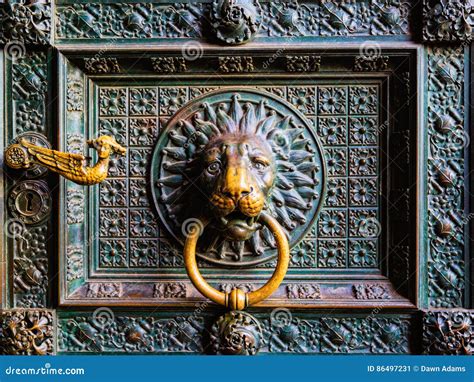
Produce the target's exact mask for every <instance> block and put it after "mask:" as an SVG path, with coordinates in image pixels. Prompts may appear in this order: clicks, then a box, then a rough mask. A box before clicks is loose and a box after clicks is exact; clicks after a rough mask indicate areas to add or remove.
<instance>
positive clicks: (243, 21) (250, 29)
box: [211, 0, 261, 45]
mask: <svg viewBox="0 0 474 382" xmlns="http://www.w3.org/2000/svg"><path fill="white" fill-rule="evenodd" d="M211 12H212V13H211V20H212V21H211V23H212V27H213V28H214V32H215V34H216V37H217V39H218V40H219V41H221V42H224V43H226V44H233V45H235V44H244V43H246V42H248V41H250V40H251V39H253V38H254V37H255V35H256V34H257V32H258V30H259V28H260V23H261V9H260V4H259V2H258V0H217V1H214V2H213V3H212V11H211Z"/></svg>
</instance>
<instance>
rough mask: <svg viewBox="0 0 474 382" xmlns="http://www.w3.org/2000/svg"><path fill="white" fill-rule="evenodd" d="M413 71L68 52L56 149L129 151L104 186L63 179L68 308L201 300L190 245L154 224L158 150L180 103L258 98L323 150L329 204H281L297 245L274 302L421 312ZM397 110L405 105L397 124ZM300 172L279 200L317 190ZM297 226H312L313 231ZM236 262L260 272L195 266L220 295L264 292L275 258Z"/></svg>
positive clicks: (406, 59)
mask: <svg viewBox="0 0 474 382" xmlns="http://www.w3.org/2000/svg"><path fill="white" fill-rule="evenodd" d="M414 65H415V61H414V55H413V52H409V51H405V52H403V51H400V52H397V53H396V54H393V55H390V54H387V56H381V57H378V58H377V59H371V58H367V57H364V56H358V55H357V54H353V55H351V56H349V57H347V56H342V55H337V54H320V53H318V52H295V53H291V52H289V53H288V54H286V55H285V56H280V55H279V54H278V52H273V53H267V54H264V55H256V56H240V55H229V56H217V55H204V56H203V55H202V54H200V55H199V56H196V57H184V58H183V57H177V56H158V55H149V56H145V57H138V56H136V57H133V58H130V57H128V56H121V55H114V56H110V55H107V56H105V55H104V56H101V57H90V56H77V55H68V56H62V57H61V60H60V69H61V73H62V74H61V78H63V79H64V80H62V81H61V98H60V104H61V110H62V111H63V112H62V118H61V123H62V128H61V147H62V148H63V149H64V150H67V151H70V152H80V153H86V151H85V147H84V146H83V142H85V140H86V139H87V138H89V137H95V136H99V135H103V134H107V135H111V136H114V137H115V139H116V140H117V142H118V143H119V144H120V145H122V146H123V147H126V148H127V154H126V156H124V157H113V158H112V159H111V162H110V171H109V178H108V179H107V180H106V181H105V182H103V183H102V184H101V185H100V186H97V187H92V188H89V189H84V188H83V187H82V186H77V185H74V184H72V183H71V182H63V183H62V186H61V187H62V191H61V193H62V195H64V197H63V198H62V203H61V215H60V216H61V222H62V224H63V225H64V227H67V229H66V230H65V231H64V233H63V234H62V235H61V248H62V250H61V253H60V256H61V261H60V264H61V266H60V272H61V295H60V301H61V302H62V303H63V304H96V305H101V304H103V303H104V301H107V303H108V304H126V305H130V304H133V305H135V304H141V305H143V304H145V305H163V304H165V305H170V306H175V305H176V304H179V305H192V304H194V303H195V301H197V300H200V296H199V295H198V294H197V292H196V291H195V290H194V288H193V287H191V285H190V284H189V282H188V280H187V276H186V275H185V274H184V273H183V259H182V255H181V252H182V247H181V246H180V245H179V244H177V242H176V240H175V239H174V238H173V237H171V236H170V234H169V232H167V230H166V227H164V226H163V225H162V224H161V223H160V222H159V219H158V215H157V202H156V200H155V199H154V197H153V192H154V191H153V190H154V188H155V187H156V184H153V181H152V180H151V179H152V173H153V172H154V171H156V169H155V168H154V167H153V166H154V165H153V164H152V163H151V158H152V154H153V152H154V151H156V150H157V149H156V148H155V147H156V145H157V142H158V139H159V138H160V137H162V136H163V135H165V133H164V127H165V126H166V124H167V122H168V121H169V120H170V118H171V117H172V116H173V114H175V113H176V112H177V111H178V110H180V109H181V108H182V107H183V106H185V105H187V104H188V103H192V102H193V101H194V100H198V101H199V99H200V97H201V98H202V97H206V96H208V95H211V96H212V94H214V93H213V92H215V91H216V90H225V89H230V91H231V92H235V93H239V89H242V91H245V89H257V90H258V91H261V92H263V94H268V95H269V97H276V98H275V99H279V100H282V102H285V104H286V103H289V105H290V106H289V107H291V108H293V109H294V110H295V112H296V113H298V115H302V116H304V117H303V118H306V121H308V124H309V126H310V128H309V129H310V130H311V131H310V133H311V134H314V136H316V137H317V138H316V139H317V140H319V142H320V145H321V146H320V147H321V153H322V155H323V157H324V159H323V163H322V165H323V167H324V168H321V172H323V171H325V176H326V177H325V179H324V188H326V189H327V191H326V192H325V191H324V189H321V193H320V194H318V195H316V200H315V201H314V202H310V204H309V205H310V206H311V205H313V203H316V202H317V200H318V199H321V197H323V195H324V200H322V201H321V204H322V209H321V211H320V213H319V216H317V217H316V219H315V220H314V221H311V215H308V213H306V215H307V216H305V212H304V210H305V208H306V207H305V206H304V205H302V203H303V199H301V196H298V195H296V196H293V197H292V198H295V199H291V200H290V202H288V203H290V205H292V206H293V207H292V208H290V210H288V211H290V214H288V211H285V210H284V209H283V208H281V209H278V208H277V209H276V213H277V215H278V217H279V219H280V221H282V222H283V223H282V224H283V225H284V226H285V228H286V229H288V232H293V231H294V232H295V235H299V236H300V239H301V240H299V243H297V244H296V245H295V246H294V248H293V249H292V253H291V260H290V271H289V273H288V276H287V278H286V281H285V283H284V284H283V285H282V287H281V288H280V289H279V291H278V292H277V293H276V294H275V295H274V297H273V298H271V299H270V300H268V301H267V302H266V303H265V304H266V305H269V306H274V305H281V304H285V305H311V306H328V305H341V306H343V305H344V306H345V305H347V304H349V305H350V306H361V307H362V306H371V305H380V304H381V305H383V306H400V307H409V306H412V305H411V303H410V299H413V294H414V285H413V283H412V281H411V275H412V273H413V269H414V268H413V264H414V261H415V254H414V248H415V241H414V235H410V236H409V233H410V230H413V228H411V227H407V226H405V225H404V223H405V222H406V221H408V219H410V216H412V214H414V210H413V207H412V205H413V203H414V200H413V197H414V193H413V191H412V190H410V185H411V184H412V183H411V182H414V181H415V171H414V167H413V166H414V161H411V158H412V155H413V151H411V149H410V147H411V146H413V145H416V141H415V140H416V131H415V125H414V123H413V119H412V116H413V114H410V113H413V110H414V107H415V106H416V102H414V101H413V100H410V96H411V92H412V91H413V90H412V89H414V88H415V87H416V80H415V78H413V77H412V74H411V73H412V72H411V70H412V68H413V67H414ZM190 75H192V76H190ZM249 81H251V86H250V87H249V84H248V83H249ZM391 107H394V108H397V110H400V111H399V113H398V115H396V116H395V117H394V118H393V119H389V115H390V114H389V110H390V108H391ZM404 110H406V113H405V112H404ZM299 113H301V114H299ZM307 154H308V152H306V154H305V155H307ZM94 159H95V157H94ZM295 176H296V178H295ZM298 176H299V178H298ZM304 177H305V175H298V174H296V175H294V174H293V173H287V174H286V175H285V177H283V178H281V179H280V180H279V182H280V183H278V184H280V186H279V187H281V189H282V191H281V192H283V194H281V195H286V194H285V192H287V191H285V187H287V185H288V184H290V183H291V182H299V183H298V184H302V185H303V186H304V182H310V183H311V182H313V181H312V180H311V179H308V180H307V179H306V178H304ZM175 178H176V177H175ZM176 179H177V178H176ZM177 181H179V180H177ZM170 182H171V181H170ZM308 184H309V183H308ZM303 189H304V187H303ZM298 198H299V199H298ZM275 203H278V200H276V202H275ZM291 203H293V204H291ZM298 203H299V204H298ZM158 204H159V203H158ZM298 206H299V208H302V209H301V210H299V209H298V208H297V207H298ZM394 212H396V213H394ZM311 213H314V212H311ZM315 216H316V215H315ZM306 221H308V222H306ZM299 222H305V223H304V224H306V226H307V229H306V234H304V235H303V228H299V227H300V226H301V224H303V223H299ZM304 224H303V225H304ZM384 227H397V229H393V230H386V229H385V228H384ZM407 237H409V238H410V239H407ZM226 251H227V252H226ZM226 251H224V250H222V251H221V252H220V253H219V254H217V255H216V256H217V257H216V261H213V263H216V262H218V259H219V258H222V259H224V261H222V264H230V265H232V262H234V265H236V264H238V263H237V260H235V256H236V253H237V252H238V251H240V250H238V249H236V248H232V247H229V248H228V249H227V250H226ZM236 251H237V252H236ZM241 256H243V259H244V261H247V262H248V263H249V264H254V265H252V266H247V267H246V268H245V269H241V270H240V271H239V272H238V274H236V272H235V270H232V269H226V268H228V267H222V266H221V267H219V266H218V265H217V266H216V265H215V264H211V263H208V262H206V261H202V262H201V264H200V266H201V267H202V268H204V269H206V274H207V275H208V276H207V277H209V278H210V279H211V280H212V283H213V284H214V285H217V286H218V288H220V289H221V290H230V289H232V287H233V286H235V285H237V284H238V285H240V286H244V287H245V288H246V289H247V290H253V289H256V288H257V287H258V286H259V285H261V284H263V283H264V281H265V279H266V278H268V277H269V275H270V274H271V272H272V270H271V269H272V268H273V267H274V266H275V261H274V260H271V259H270V260H269V261H266V262H265V261H263V260H259V259H258V258H255V255H254V254H253V253H252V251H251V249H249V248H247V247H245V248H244V249H242V252H241ZM252 256H253V257H252ZM232 259H234V260H232ZM355 280H357V281H355Z"/></svg>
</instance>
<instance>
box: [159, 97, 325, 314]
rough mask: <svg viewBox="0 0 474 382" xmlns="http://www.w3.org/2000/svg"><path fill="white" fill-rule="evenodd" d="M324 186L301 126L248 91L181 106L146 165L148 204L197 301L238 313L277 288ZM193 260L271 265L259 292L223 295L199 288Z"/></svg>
mask: <svg viewBox="0 0 474 382" xmlns="http://www.w3.org/2000/svg"><path fill="white" fill-rule="evenodd" d="M324 178H325V169H324V161H323V154H322V151H321V148H320V145H319V143H318V140H317V138H316V136H315V135H314V132H313V129H312V127H311V125H310V122H309V121H307V120H306V119H305V117H304V116H303V115H302V114H300V113H299V112H298V111H297V110H296V109H295V108H294V107H293V106H292V105H291V104H289V103H287V102H286V101H284V100H283V99H281V98H278V97H276V96H274V95H272V94H270V93H266V92H263V91H259V90H256V89H250V88H244V89H223V90H218V91H215V92H211V93H208V94H206V95H204V96H202V97H200V98H197V99H195V100H193V101H191V102H189V103H188V104H187V105H185V106H184V107H183V108H182V109H181V110H179V111H178V112H177V113H176V114H175V115H174V116H173V117H172V118H171V119H170V121H169V122H168V124H167V127H166V129H165V131H164V132H163V133H162V135H161V137H160V139H159V141H158V144H157V147H156V148H155V152H154V154H153V161H152V184H153V199H154V204H155V206H156V208H157V211H158V214H159V216H160V219H161V221H162V223H163V224H164V225H165V226H166V228H167V229H168V231H169V232H170V233H171V235H173V236H174V237H175V238H176V239H177V240H178V241H180V242H181V243H182V244H184V258H185V266H186V270H187V272H188V275H189V277H190V279H191V281H192V282H193V284H194V285H195V286H196V288H197V289H198V290H199V291H200V292H201V293H202V294H203V295H204V296H206V297H208V298H209V299H211V300H213V301H214V302H216V303H218V304H221V305H224V306H226V307H228V308H230V309H237V310H242V309H244V308H245V307H247V306H249V305H252V304H255V303H257V302H259V301H262V300H264V299H265V298H267V297H269V296H270V295H271V294H272V293H273V292H274V291H275V290H276V289H277V288H278V286H279V284H280V283H281V281H282V280H283V278H284V276H285V274H286V271H287V268H288V263H289V248H290V247H291V246H293V245H295V244H296V243H298V242H299V241H300V240H301V239H302V238H303V237H304V235H305V233H306V231H307V230H308V229H310V227H311V226H312V224H313V223H314V220H315V219H316V216H317V213H318V211H319V207H320V205H321V203H322V199H323V194H324V184H325V182H324ZM198 239H199V240H198ZM196 256H197V257H199V258H201V259H203V260H206V261H208V262H211V263H214V264H217V265H220V266H224V267H243V266H252V265H256V264H260V263H265V262H268V261H270V260H273V259H274V258H275V257H277V258H278V259H277V266H276V269H275V271H274V274H273V276H272V277H271V279H270V280H269V281H268V282H267V284H265V285H264V286H263V287H262V288H260V289H258V290H256V291H252V292H250V293H244V292H243V291H241V290H240V289H234V290H233V291H231V292H230V293H224V292H220V291H217V290H216V289H214V288H213V287H211V286H210V285H209V284H208V283H207V282H206V281H205V280H204V278H203V277H202V276H201V274H200V272H199V270H198V267H197V261H196Z"/></svg>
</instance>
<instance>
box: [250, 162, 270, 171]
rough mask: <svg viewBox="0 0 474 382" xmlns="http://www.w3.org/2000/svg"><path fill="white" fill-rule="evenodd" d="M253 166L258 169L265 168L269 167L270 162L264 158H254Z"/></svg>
mask: <svg viewBox="0 0 474 382" xmlns="http://www.w3.org/2000/svg"><path fill="white" fill-rule="evenodd" d="M253 166H254V167H255V168H256V169H257V170H264V169H265V168H267V167H268V163H267V162H266V161H264V160H262V159H254V160H253Z"/></svg>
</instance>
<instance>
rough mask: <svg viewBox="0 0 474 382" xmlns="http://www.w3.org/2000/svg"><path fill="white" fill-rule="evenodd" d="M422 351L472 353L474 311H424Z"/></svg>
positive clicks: (454, 353) (431, 352)
mask: <svg viewBox="0 0 474 382" xmlns="http://www.w3.org/2000/svg"><path fill="white" fill-rule="evenodd" d="M423 351H424V352H425V353H427V354H445V355H472V354H473V352H474V311H472V310H451V311H445V310H440V311H428V312H424V315H423Z"/></svg>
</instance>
